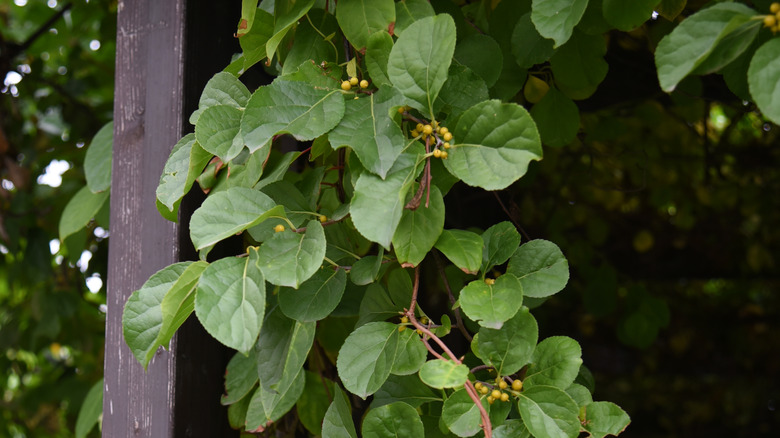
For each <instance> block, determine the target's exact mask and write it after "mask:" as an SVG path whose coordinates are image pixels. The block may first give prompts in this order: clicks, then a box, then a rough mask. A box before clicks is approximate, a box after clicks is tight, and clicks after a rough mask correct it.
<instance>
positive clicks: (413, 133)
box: [409, 129, 420, 137]
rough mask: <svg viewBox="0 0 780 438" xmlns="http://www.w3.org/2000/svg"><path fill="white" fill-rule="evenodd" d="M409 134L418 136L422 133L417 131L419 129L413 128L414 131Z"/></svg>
mask: <svg viewBox="0 0 780 438" xmlns="http://www.w3.org/2000/svg"><path fill="white" fill-rule="evenodd" d="M409 135H411V136H412V137H417V136H419V135H420V133H419V132H417V130H416V129H415V130H413V131H412V132H411V133H410V134H409Z"/></svg>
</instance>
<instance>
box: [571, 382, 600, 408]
mask: <svg viewBox="0 0 780 438" xmlns="http://www.w3.org/2000/svg"><path fill="white" fill-rule="evenodd" d="M566 394H569V396H570V397H571V398H572V400H574V402H575V403H577V406H580V407H582V406H585V405H587V404H590V403H593V396H592V395H591V393H590V391H588V388H586V387H584V386H582V385H580V384H579V383H572V384H571V385H569V387H568V388H566Z"/></svg>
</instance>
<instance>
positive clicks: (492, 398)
mask: <svg viewBox="0 0 780 438" xmlns="http://www.w3.org/2000/svg"><path fill="white" fill-rule="evenodd" d="M487 401H488V403H490V404H491V405H492V404H493V402H494V401H496V399H495V397H491V396H488V397H487Z"/></svg>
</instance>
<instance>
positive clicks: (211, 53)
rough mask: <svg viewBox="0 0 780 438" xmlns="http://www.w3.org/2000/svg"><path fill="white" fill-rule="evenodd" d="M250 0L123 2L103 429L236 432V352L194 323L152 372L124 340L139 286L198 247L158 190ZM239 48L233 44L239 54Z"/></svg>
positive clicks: (107, 432) (125, 433)
mask: <svg viewBox="0 0 780 438" xmlns="http://www.w3.org/2000/svg"><path fill="white" fill-rule="evenodd" d="M240 9H241V6H240V2H239V1H231V2H213V1H208V0H166V1H156V0H119V4H118V25H117V44H116V47H117V50H116V85H115V101H114V121H115V124H114V156H113V170H112V175H113V176H112V187H111V238H110V240H109V264H108V298H107V306H108V314H107V315H108V316H107V322H106V348H105V387H104V402H103V436H105V437H111V438H116V437H150V438H152V437H153V438H167V437H223V436H237V435H238V434H237V433H236V432H234V431H231V430H230V429H229V427H228V425H227V419H226V414H225V412H224V410H221V409H220V405H219V395H220V394H221V385H222V374H223V373H224V366H225V363H226V360H227V357H226V353H227V352H226V351H225V350H224V349H223V348H220V347H219V345H218V343H217V342H216V341H214V340H213V339H212V338H211V337H210V336H209V335H208V334H206V333H205V331H203V330H202V329H201V328H200V326H199V325H198V324H197V322H196V321H192V320H191V321H188V322H187V323H186V324H185V325H184V326H183V327H182V328H181V329H180V331H179V333H178V334H177V335H176V336H175V337H174V338H173V340H172V341H171V348H170V350H168V351H164V350H160V351H158V352H157V354H156V355H155V357H154V358H153V359H152V361H151V363H150V364H149V369H148V371H146V372H144V369H143V368H142V367H141V365H139V364H138V362H137V361H136V360H135V358H134V357H133V355H132V354H131V352H130V350H129V348H128V347H127V346H126V345H125V343H124V339H123V337H122V310H123V308H124V303H125V301H126V300H127V298H128V297H129V296H130V294H131V293H132V292H133V291H134V290H136V289H138V288H139V287H140V286H141V285H142V284H143V283H144V282H145V281H146V280H147V279H148V278H149V276H150V275H152V274H153V273H155V272H156V271H157V270H159V269H161V268H163V267H165V266H167V265H169V264H171V263H174V262H177V261H180V260H187V259H189V258H191V257H192V256H193V255H194V252H193V251H192V250H191V249H190V246H191V245H190V243H189V233H188V229H187V223H188V222H189V215H190V214H191V212H192V210H193V209H194V205H193V204H195V202H192V201H187V200H185V202H184V203H183V205H182V208H181V213H180V221H179V224H174V223H171V222H168V221H166V220H165V219H163V218H162V217H161V216H160V215H159V213H158V212H157V210H156V207H155V189H156V187H157V183H158V182H159V178H160V174H161V172H162V169H163V166H164V164H165V161H166V159H167V158H168V154H169V153H170V150H171V148H172V147H173V145H174V144H175V143H176V141H178V139H179V138H181V136H182V134H183V133H184V131H185V129H191V127H189V124H188V123H187V122H186V120H187V118H188V117H189V114H190V113H191V112H192V111H193V110H194V109H195V108H196V107H197V101H198V97H199V95H200V91H201V90H202V88H203V86H204V85H205V83H206V81H207V80H208V79H209V78H210V77H211V76H212V75H213V74H214V73H215V72H217V71H219V69H221V68H223V67H224V66H225V65H227V63H228V62H229V60H230V55H231V53H232V51H239V48H238V44H237V42H236V41H235V40H234V39H233V38H232V32H233V31H234V30H235V26H236V23H237V22H238V18H239V15H240ZM231 49H233V50H232V51H231Z"/></svg>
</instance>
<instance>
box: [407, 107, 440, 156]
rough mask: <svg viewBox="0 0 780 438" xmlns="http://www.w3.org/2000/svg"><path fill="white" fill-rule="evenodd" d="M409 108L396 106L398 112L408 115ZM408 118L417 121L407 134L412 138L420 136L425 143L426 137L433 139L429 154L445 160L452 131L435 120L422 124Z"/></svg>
mask: <svg viewBox="0 0 780 438" xmlns="http://www.w3.org/2000/svg"><path fill="white" fill-rule="evenodd" d="M410 109H411V108H409V107H408V106H402V107H400V108H398V113H400V114H406V115H408V114H409V110H410ZM409 118H410V119H411V120H413V121H417V125H416V126H415V127H414V129H412V131H411V132H410V133H409V135H410V136H411V137H413V138H420V139H422V140H424V141H426V144H427V142H428V139H431V140H433V148H434V149H433V152H431V155H433V156H434V157H436V158H441V159H443V160H446V159H447V156H448V152H447V149H449V148H451V147H452V145H451V144H450V142H451V141H452V133H451V132H450V130H449V129H447V127H446V126H440V125H439V123H438V122H436V121H433V122H432V123H426V124H423V123H422V122H420V121H418V120H417V119H416V118H415V117H412V116H409Z"/></svg>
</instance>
